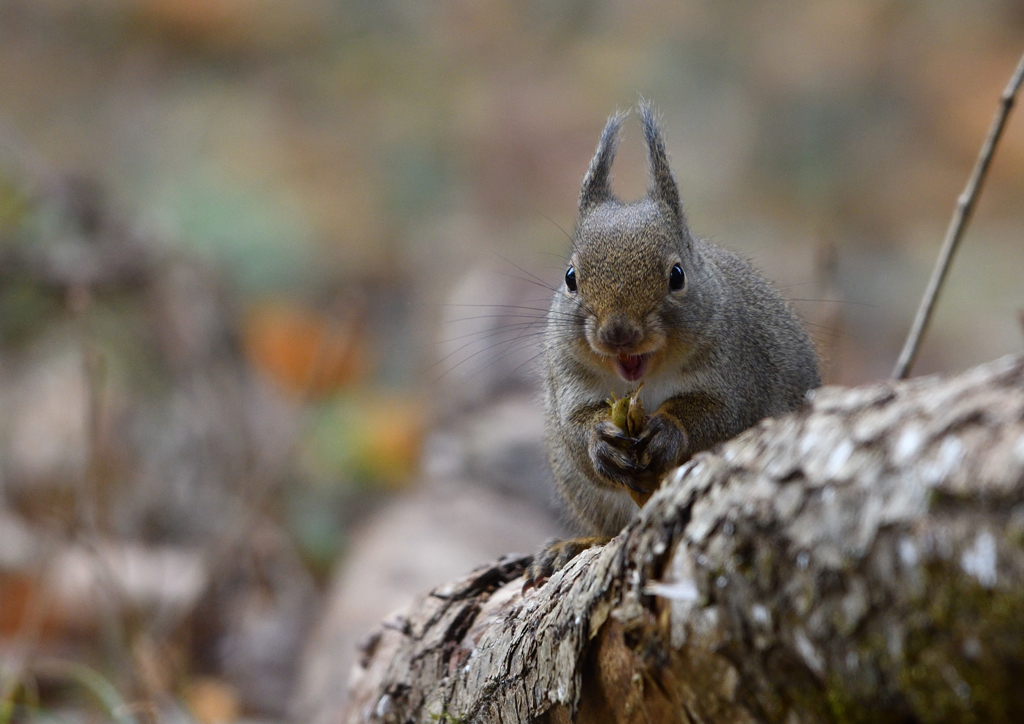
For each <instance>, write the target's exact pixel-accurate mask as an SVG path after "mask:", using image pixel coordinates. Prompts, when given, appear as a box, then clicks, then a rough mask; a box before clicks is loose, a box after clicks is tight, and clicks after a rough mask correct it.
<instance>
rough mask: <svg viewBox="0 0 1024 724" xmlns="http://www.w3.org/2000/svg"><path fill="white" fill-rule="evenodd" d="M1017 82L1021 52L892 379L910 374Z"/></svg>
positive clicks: (1022, 67)
mask: <svg viewBox="0 0 1024 724" xmlns="http://www.w3.org/2000/svg"><path fill="white" fill-rule="evenodd" d="M1021 81H1024V55H1022V56H1021V58H1020V61H1018V63H1017V68H1016V70H1014V72H1013V75H1012V76H1011V77H1010V80H1009V82H1008V83H1007V85H1006V89H1005V90H1004V91H1003V94H1002V96H1001V97H1000V99H999V108H998V109H997V110H996V114H995V117H994V118H993V119H992V126H991V127H990V128H989V131H988V136H987V137H986V138H985V142H984V143H983V144H982V145H981V150H980V151H979V152H978V160H977V161H976V162H975V164H974V170H973V171H972V172H971V177H970V179H968V181H967V187H966V188H965V189H964V190H963V193H962V194H960V197H959V198H958V199H957V203H956V208H955V209H954V211H953V218H952V219H951V220H950V222H949V228H948V229H947V231H946V238H945V239H943V240H942V249H941V250H940V252H939V258H938V260H937V261H936V262H935V270H934V271H933V272H932V277H931V279H930V280H929V281H928V288H927V289H926V290H925V292H924V297H922V299H921V306H920V307H919V308H918V310H917V315H916V316H915V317H914V324H913V327H911V329H910V333H909V334H908V335H907V341H906V343H904V345H903V350H902V351H901V352H900V357H899V359H898V360H897V361H896V369H895V370H894V371H893V374H892V376H893V379H897V380H902V379H904V378H905V377H906V376H907V375H908V374H910V368H911V367H912V366H913V364H914V358H916V357H917V350H918V347H919V346H920V344H921V339H922V337H923V336H924V333H925V330H927V329H928V322H929V321H930V320H931V316H932V310H933V309H934V308H935V303H936V302H937V301H938V298H939V291H940V290H941V289H942V282H943V281H944V280H945V278H946V272H948V271H949V266H950V264H951V263H952V262H953V254H955V253H956V249H957V246H959V245H960V239H961V238H962V237H963V234H964V231H966V230H967V225H968V224H969V223H970V221H971V216H972V215H973V214H974V207H975V205H976V204H977V201H978V196H979V195H980V194H981V189H982V188H983V187H984V185H985V177H986V176H987V175H988V167H989V164H991V163H992V158H993V157H994V156H995V153H996V147H997V146H998V145H999V139H1000V138H1001V137H1002V135H1003V128H1004V127H1005V126H1006V121H1007V119H1008V118H1009V117H1010V111H1011V110H1013V104H1014V102H1015V100H1016V99H1017V91H1018V90H1020V84H1021Z"/></svg>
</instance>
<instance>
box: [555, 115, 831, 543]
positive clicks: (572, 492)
mask: <svg viewBox="0 0 1024 724" xmlns="http://www.w3.org/2000/svg"><path fill="white" fill-rule="evenodd" d="M640 116H641V123H642V126H643V129H644V136H645V139H646V141H647V146H648V153H649V158H650V166H651V184H650V188H649V191H648V194H647V196H645V197H644V198H643V199H641V200H639V201H635V202H631V203H622V202H620V201H618V200H617V199H616V198H615V197H614V195H613V194H612V193H611V189H610V185H609V183H608V180H609V174H610V167H611V162H612V159H613V158H614V154H615V146H616V143H617V139H618V134H619V130H620V128H621V125H622V120H623V117H622V116H619V115H616V116H613V117H612V118H611V119H610V120H609V122H608V124H607V126H606V127H605V131H604V133H603V135H602V138H601V142H600V144H599V146H598V149H597V153H596V154H595V156H594V160H593V161H592V162H591V164H590V169H589V170H588V172H587V176H586V178H585V180H584V183H583V189H582V191H581V194H580V218H579V221H578V224H577V227H576V231H575V234H574V239H573V246H572V251H571V254H570V264H571V265H572V266H573V268H574V270H575V274H576V281H577V285H578V292H577V293H575V294H573V293H570V291H569V290H568V289H567V288H566V287H564V286H563V287H562V289H560V290H558V291H557V292H556V293H555V296H554V299H553V301H552V303H551V307H550V310H549V313H548V320H547V331H546V334H545V359H546V373H545V380H544V383H545V384H544V388H545V420H546V434H547V441H548V450H549V455H550V458H551V464H552V468H553V469H554V473H555V478H556V480H557V484H558V489H559V491H560V493H561V495H562V497H563V498H564V499H565V501H566V503H567V505H568V507H569V509H570V511H571V512H572V514H573V516H574V517H575V518H576V520H577V521H578V522H579V523H580V524H581V525H582V526H583V527H584V528H586V529H587V531H588V532H590V533H595V534H601V535H615V534H616V533H618V531H619V530H621V529H622V527H623V526H624V525H625V524H626V523H628V522H629V520H630V519H631V518H633V517H634V515H635V514H636V511H637V507H636V505H635V504H634V503H633V501H632V500H631V499H630V497H629V496H628V495H627V493H626V492H625V488H624V487H623V485H622V482H621V480H619V481H616V480H613V479H610V478H608V477H605V476H604V475H602V474H601V473H600V472H599V471H598V467H595V459H594V457H593V449H594V448H593V445H594V439H595V438H594V436H595V429H597V428H598V427H599V426H600V425H601V424H602V422H603V421H605V420H607V419H608V406H607V404H606V402H605V400H606V399H607V398H608V397H609V396H610V393H612V392H614V393H615V394H616V395H619V396H621V395H624V394H628V393H629V392H631V391H632V390H633V389H635V387H636V385H637V383H636V382H634V383H630V382H627V381H626V380H624V379H623V378H622V377H621V376H620V375H618V374H616V372H615V368H614V359H615V355H614V354H611V355H608V354H605V355H604V356H601V355H600V354H598V352H597V351H596V349H595V346H594V345H595V344H598V345H600V340H601V339H607V336H605V337H602V336H601V333H602V330H604V329H606V327H607V325H609V324H621V325H627V324H628V325H634V326H638V327H639V328H640V329H642V330H643V337H642V339H641V341H640V343H639V344H638V345H637V346H636V350H635V354H642V353H644V352H648V351H649V350H650V352H649V353H650V354H651V355H652V356H651V359H652V360H656V361H657V367H654V366H653V365H654V364H656V363H655V362H652V363H651V364H652V367H651V368H650V369H649V371H648V373H647V374H646V375H645V377H644V378H643V380H644V388H643V390H642V392H641V399H642V400H643V403H644V407H645V409H646V411H647V414H648V415H655V414H658V413H663V414H664V415H665V416H666V417H665V419H668V420H674V421H676V422H678V423H679V427H680V428H681V429H682V430H683V433H684V434H683V435H682V436H681V437H679V439H680V440H685V442H684V443H681V445H682V449H675V448H672V447H671V446H669V449H668V450H667V452H666V451H665V450H662V458H663V460H666V461H668V462H671V463H672V464H679V463H681V462H683V461H685V460H686V459H688V458H689V457H690V456H691V455H693V454H694V453H696V452H699V451H700V450H704V449H707V448H709V447H711V446H713V445H715V444H716V443H718V442H721V441H723V440H726V439H728V438H731V437H733V436H735V435H736V434H738V433H739V432H741V431H742V430H744V429H746V428H748V427H750V426H752V425H754V424H755V423H757V422H758V421H759V420H761V419H762V418H765V417H771V416H776V415H781V414H783V413H785V412H787V411H789V410H792V409H794V408H796V407H797V406H798V405H800V404H801V402H802V401H803V399H804V396H805V394H806V393H807V391H808V390H809V389H811V388H813V387H816V386H818V385H819V384H820V378H819V372H818V358H817V355H816V353H815V350H814V346H813V344H812V343H811V340H810V338H809V337H808V335H807V333H806V332H805V331H804V329H803V327H802V326H801V324H800V322H799V321H798V319H797V317H796V315H795V314H794V313H793V311H792V310H791V309H790V308H789V306H788V305H787V304H786V302H785V301H784V300H783V299H782V297H781V296H780V295H779V294H778V292H777V291H775V289H774V288H773V287H772V286H771V285H770V284H769V283H768V282H766V281H765V280H764V279H763V278H761V277H760V276H759V275H758V274H757V273H756V272H755V271H754V270H753V269H752V268H751V267H750V266H749V265H748V264H747V263H746V262H744V261H742V260H741V259H739V258H738V257H736V256H735V255H734V254H732V253H731V252H728V251H726V250H725V249H722V248H721V247H719V246H716V245H715V244H712V243H711V242H708V241H705V240H702V239H694V238H693V237H692V236H691V234H690V231H689V229H688V228H687V226H686V221H685V219H684V217H683V212H682V204H681V203H680V200H679V192H678V189H677V186H676V181H675V178H674V176H673V174H672V171H671V169H670V168H669V165H668V159H667V155H666V153H665V146H664V141H663V140H662V137H661V133H660V130H659V128H658V125H657V122H656V120H655V117H654V113H653V111H652V110H651V108H650V106H649V105H647V104H644V105H642V106H641V109H640ZM676 263H678V264H680V266H681V267H682V269H683V271H684V275H685V279H686V283H685V286H684V287H683V289H681V290H679V291H671V290H670V289H669V281H668V280H669V274H670V273H671V269H672V267H673V265H674V264H676ZM595 340H596V341H595ZM605 352H606V353H607V350H605ZM629 353H630V354H633V353H634V351H630V352H629ZM655 447H656V446H655ZM663 447H664V446H663ZM652 449H653V448H652ZM655 472H656V473H657V474H659V475H660V474H661V473H662V472H663V471H661V470H660V468H658V469H656V471H655Z"/></svg>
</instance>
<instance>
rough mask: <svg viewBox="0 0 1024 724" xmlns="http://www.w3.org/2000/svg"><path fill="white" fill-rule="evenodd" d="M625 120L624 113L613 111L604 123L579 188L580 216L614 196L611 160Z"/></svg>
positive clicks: (613, 157) (617, 145)
mask: <svg viewBox="0 0 1024 724" xmlns="http://www.w3.org/2000/svg"><path fill="white" fill-rule="evenodd" d="M625 120H626V114H625V113H615V114H614V115H612V117H611V118H609V119H608V123H606V124H605V127H604V132H603V133H601V141H600V143H598V144H597V152H596V153H595V154H594V158H593V160H591V162H590V168H588V169H587V175H586V176H584V177H583V188H581V189H580V216H583V215H584V214H586V212H587V211H589V210H590V209H592V208H593V207H595V206H597V205H598V204H600V203H603V202H605V201H610V200H611V199H613V198H615V197H614V196H613V195H612V187H611V170H612V161H613V160H614V159H615V151H616V149H618V147H619V131H620V130H621V129H622V122H623V121H625Z"/></svg>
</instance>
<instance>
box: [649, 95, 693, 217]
mask: <svg viewBox="0 0 1024 724" xmlns="http://www.w3.org/2000/svg"><path fill="white" fill-rule="evenodd" d="M640 123H641V124H642V125H643V127H644V138H645V139H646V141H647V156H648V158H649V159H650V162H651V188H650V190H649V191H648V192H647V194H648V196H649V197H650V198H651V199H652V200H654V201H656V202H658V203H659V204H661V206H662V207H663V208H664V209H665V210H666V211H668V212H669V213H671V214H672V215H673V216H674V217H675V219H674V221H675V222H676V223H677V224H678V225H679V226H684V221H683V206H682V202H681V201H680V200H679V187H677V186H676V177H675V176H673V175H672V169H671V168H670V167H669V165H668V154H667V153H665V141H664V140H663V139H662V137H661V129H659V128H658V121H657V119H656V118H655V117H654V109H653V108H651V104H650V103H648V102H647V101H640Z"/></svg>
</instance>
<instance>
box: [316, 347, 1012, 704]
mask: <svg viewBox="0 0 1024 724" xmlns="http://www.w3.org/2000/svg"><path fill="white" fill-rule="evenodd" d="M528 561H529V558H528V557H525V556H510V557H506V558H503V559H501V560H499V561H498V562H497V563H495V564H493V565H490V566H486V567H484V568H481V569H478V570H476V571H474V572H473V573H471V574H469V575H468V576H466V577H465V578H463V579H461V580H458V581H455V582H453V583H450V584H448V585H445V586H442V587H440V588H437V589H435V590H433V591H431V592H430V593H428V594H426V595H424V596H423V597H421V598H420V599H418V600H417V601H416V602H415V603H414V604H413V605H412V606H411V607H410V608H409V609H408V610H406V611H405V612H404V613H403V614H401V615H398V616H397V617H395V618H394V619H392V620H390V621H388V622H386V623H385V624H384V625H383V627H382V628H381V629H380V630H379V631H377V632H376V633H375V634H374V635H373V636H372V637H371V638H370V639H369V640H368V641H367V642H366V644H365V646H364V649H363V651H362V658H361V661H360V663H359V665H358V666H357V667H356V669H355V671H354V673H353V679H352V682H351V696H350V699H349V703H348V706H347V708H346V710H345V711H341V712H338V713H337V717H336V720H337V721H343V722H438V721H441V722H453V723H455V722H525V721H541V722H568V721H577V722H605V721H607V722H707V723H713V722H756V721H777V722H792V723H795V722H816V721H854V722H860V721H865V722H866V721H872V722H890V721H891V722H916V721H920V722H939V721H942V722H946V721H965V722H966V721H975V722H1002V721H1005V722H1011V721H1014V722H1019V721H1024V357H1008V358H1004V359H1001V360H998V361H996V362H993V363H990V364H987V365H983V366H980V367H977V368H974V369H972V370H970V371H968V372H966V373H964V374H961V375H958V376H955V377H948V378H940V377H928V378H918V379H914V380H911V381H907V382H887V383H881V384H875V385H871V386H866V387H860V388H853V389H840V388H823V389H820V390H817V391H815V392H814V393H812V394H811V395H810V401H809V403H808V404H807V405H806V406H805V407H804V408H802V409H800V410H798V411H797V412H795V413H794V414H791V415H789V416H787V417H784V418H780V419H777V420H766V421H764V422H762V423H761V424H760V425H758V426H757V427H755V428H752V429H750V430H748V431H747V432H745V433H743V434H742V435H740V436H739V437H737V438H735V439H734V440H731V441H729V442H727V443H725V444H722V445H720V446H718V447H716V448H715V449H713V450H711V451H709V452H707V453H703V454H700V455H697V456H696V457H694V458H693V459H692V460H691V461H690V462H688V463H686V464H685V465H683V466H682V467H681V468H679V469H678V470H677V471H676V472H675V473H673V474H672V475H671V476H669V478H668V479H667V481H666V484H665V485H663V487H662V488H661V490H660V491H658V493H656V494H655V496H654V497H653V498H652V499H651V500H650V502H649V503H648V504H647V505H646V506H645V507H644V508H643V510H642V511H641V513H640V515H639V517H638V518H637V519H636V520H635V521H634V522H633V523H632V524H630V525H629V526H628V527H627V528H626V529H625V530H624V531H623V532H622V533H621V534H620V535H619V536H618V537H616V538H615V539H614V540H612V541H611V542H610V543H608V544H607V545H605V546H604V547H603V548H595V549H592V550H589V551H586V552H584V553H583V554H581V555H580V556H579V557H578V558H576V559H575V560H574V561H573V562H572V563H570V565H569V566H568V567H566V568H565V569H564V570H562V571H560V572H559V573H557V574H555V575H554V576H553V577H552V578H551V579H550V580H549V581H547V583H545V584H544V585H543V586H541V587H540V588H538V589H535V590H530V591H528V592H526V593H523V592H522V590H521V589H522V580H521V578H520V575H521V573H522V571H523V568H524V566H525V565H526V564H527V562H528Z"/></svg>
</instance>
